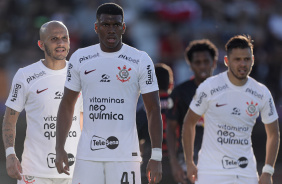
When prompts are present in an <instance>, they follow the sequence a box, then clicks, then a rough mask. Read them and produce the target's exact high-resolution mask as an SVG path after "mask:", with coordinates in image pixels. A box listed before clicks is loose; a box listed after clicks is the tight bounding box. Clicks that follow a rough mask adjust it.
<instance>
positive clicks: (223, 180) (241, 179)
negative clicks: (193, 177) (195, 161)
mask: <svg viewBox="0 0 282 184" xmlns="http://www.w3.org/2000/svg"><path fill="white" fill-rule="evenodd" d="M207 183H208V184H219V183H220V184H258V178H257V177H245V176H237V175H212V174H199V173H198V180H197V181H196V182H195V184H207Z"/></svg>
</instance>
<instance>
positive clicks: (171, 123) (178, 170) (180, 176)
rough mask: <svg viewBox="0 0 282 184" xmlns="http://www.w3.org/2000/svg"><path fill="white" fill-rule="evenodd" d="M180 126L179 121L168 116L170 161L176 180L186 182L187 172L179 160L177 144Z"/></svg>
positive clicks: (167, 129)
mask: <svg viewBox="0 0 282 184" xmlns="http://www.w3.org/2000/svg"><path fill="white" fill-rule="evenodd" d="M177 127H178V121H177V120H173V119H168V118H167V128H166V133H167V134H166V140H167V148H168V154H169V161H170V165H171V169H172V174H173V177H174V180H175V181H176V182H179V183H183V184H184V183H186V181H185V178H186V174H185V172H184V171H183V169H182V167H181V165H180V164H179V162H178V158H177V145H176V143H177V142H178V140H177V137H176V131H177Z"/></svg>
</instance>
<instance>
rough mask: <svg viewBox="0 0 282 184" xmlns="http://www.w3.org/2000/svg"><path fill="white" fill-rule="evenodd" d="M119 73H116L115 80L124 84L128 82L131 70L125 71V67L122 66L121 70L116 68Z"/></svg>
mask: <svg viewBox="0 0 282 184" xmlns="http://www.w3.org/2000/svg"><path fill="white" fill-rule="evenodd" d="M117 68H118V69H119V70H120V71H119V73H118V75H116V76H117V79H118V80H120V81H121V82H126V81H129V79H130V77H129V71H130V70H131V68H128V69H126V66H125V65H124V66H123V68H120V67H117Z"/></svg>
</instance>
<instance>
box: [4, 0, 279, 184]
mask: <svg viewBox="0 0 282 184" xmlns="http://www.w3.org/2000/svg"><path fill="white" fill-rule="evenodd" d="M105 2H115V3H118V4H119V5H121V6H122V7H123V8H124V12H125V23H126V25H127V29H126V33H125V35H124V36H123V42H124V43H126V44H128V45H131V46H133V47H136V48H137V49H139V50H144V51H146V52H147V53H148V54H149V55H150V56H151V58H152V60H153V61H154V62H155V63H159V62H162V63H166V64H168V65H169V66H171V67H172V69H173V72H174V79H175V81H174V82H175V85H177V84H179V83H181V82H183V81H185V80H187V79H189V78H190V77H192V71H191V70H190V68H189V66H188V65H187V64H186V62H185V60H184V54H183V53H184V49H185V48H186V47H187V45H188V44H189V42H190V41H192V40H194V39H203V38H206V39H210V40H211V41H212V42H213V43H214V44H215V45H216V46H217V47H218V49H219V60H218V65H217V69H216V70H215V72H214V74H217V73H219V72H222V71H225V70H226V67H225V65H224V62H223V58H224V55H225V50H224V45H225V43H226V42H227V40H228V39H229V38H230V37H232V36H234V35H236V34H248V35H250V36H252V38H253V40H254V56H255V65H254V67H253V71H252V73H251V76H252V77H253V78H255V79H256V80H257V81H259V82H261V83H263V84H265V85H266V86H267V87H268V88H269V89H270V91H271V93H272V95H273V98H274V101H275V103H276V107H277V110H278V113H279V115H280V116H281V115H282V106H281V104H282V93H281V90H282V80H281V79H282V72H281V71H282V68H281V65H282V62H281V60H282V0H267V1H266V0H113V1H107V0H103V1H102V0H40V1H38V0H0V115H1V118H0V122H1V124H2V120H3V114H4V110H5V101H6V98H7V95H8V92H9V90H10V85H11V82H12V79H13V76H14V74H15V73H16V71H17V70H18V69H19V68H20V67H24V66H26V65H29V64H31V63H34V62H36V61H38V60H39V59H41V58H43V57H44V54H43V52H42V51H41V50H40V49H39V48H38V46H37V41H38V39H39V28H40V26H41V25H42V24H43V23H45V22H47V21H50V20H60V21H62V22H64V23H65V24H66V26H67V27H68V29H69V34H70V39H71V50H70V54H69V55H68V59H69V57H70V56H71V54H72V53H73V52H74V51H75V50H76V49H77V48H79V47H86V46H89V45H92V44H96V43H98V37H97V35H96V33H95V31H94V22H95V21H96V15H95V14H96V9H97V7H98V6H99V5H100V4H102V3H105ZM280 122H281V120H280ZM25 129H26V121H25V112H22V113H21V115H20V118H19V121H18V124H17V137H16V153H17V156H18V157H19V158H20V159H21V153H22V149H23V142H24V137H25ZM252 139H253V147H254V152H255V155H256V157H257V160H258V171H259V173H260V172H261V168H262V166H263V165H264V157H265V131H264V126H263V124H262V123H261V120H260V119H258V121H257V123H256V125H255V127H254V132H253V135H252ZM4 153H5V152H4V146H3V140H2V131H1V141H0V183H1V184H2V183H3V184H14V183H16V181H15V180H12V179H10V178H9V177H8V176H7V173H6V169H5V154H4ZM281 165H282V158H281V154H279V155H278V160H277V164H276V172H275V174H274V176H273V178H274V183H282V166H281Z"/></svg>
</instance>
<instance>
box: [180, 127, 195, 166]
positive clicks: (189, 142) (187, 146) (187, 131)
mask: <svg viewBox="0 0 282 184" xmlns="http://www.w3.org/2000/svg"><path fill="white" fill-rule="evenodd" d="M194 140H195V126H192V125H190V124H187V123H185V124H184V125H183V130H182V144H183V151H184V156H185V160H186V163H192V162H193V152H194Z"/></svg>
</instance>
